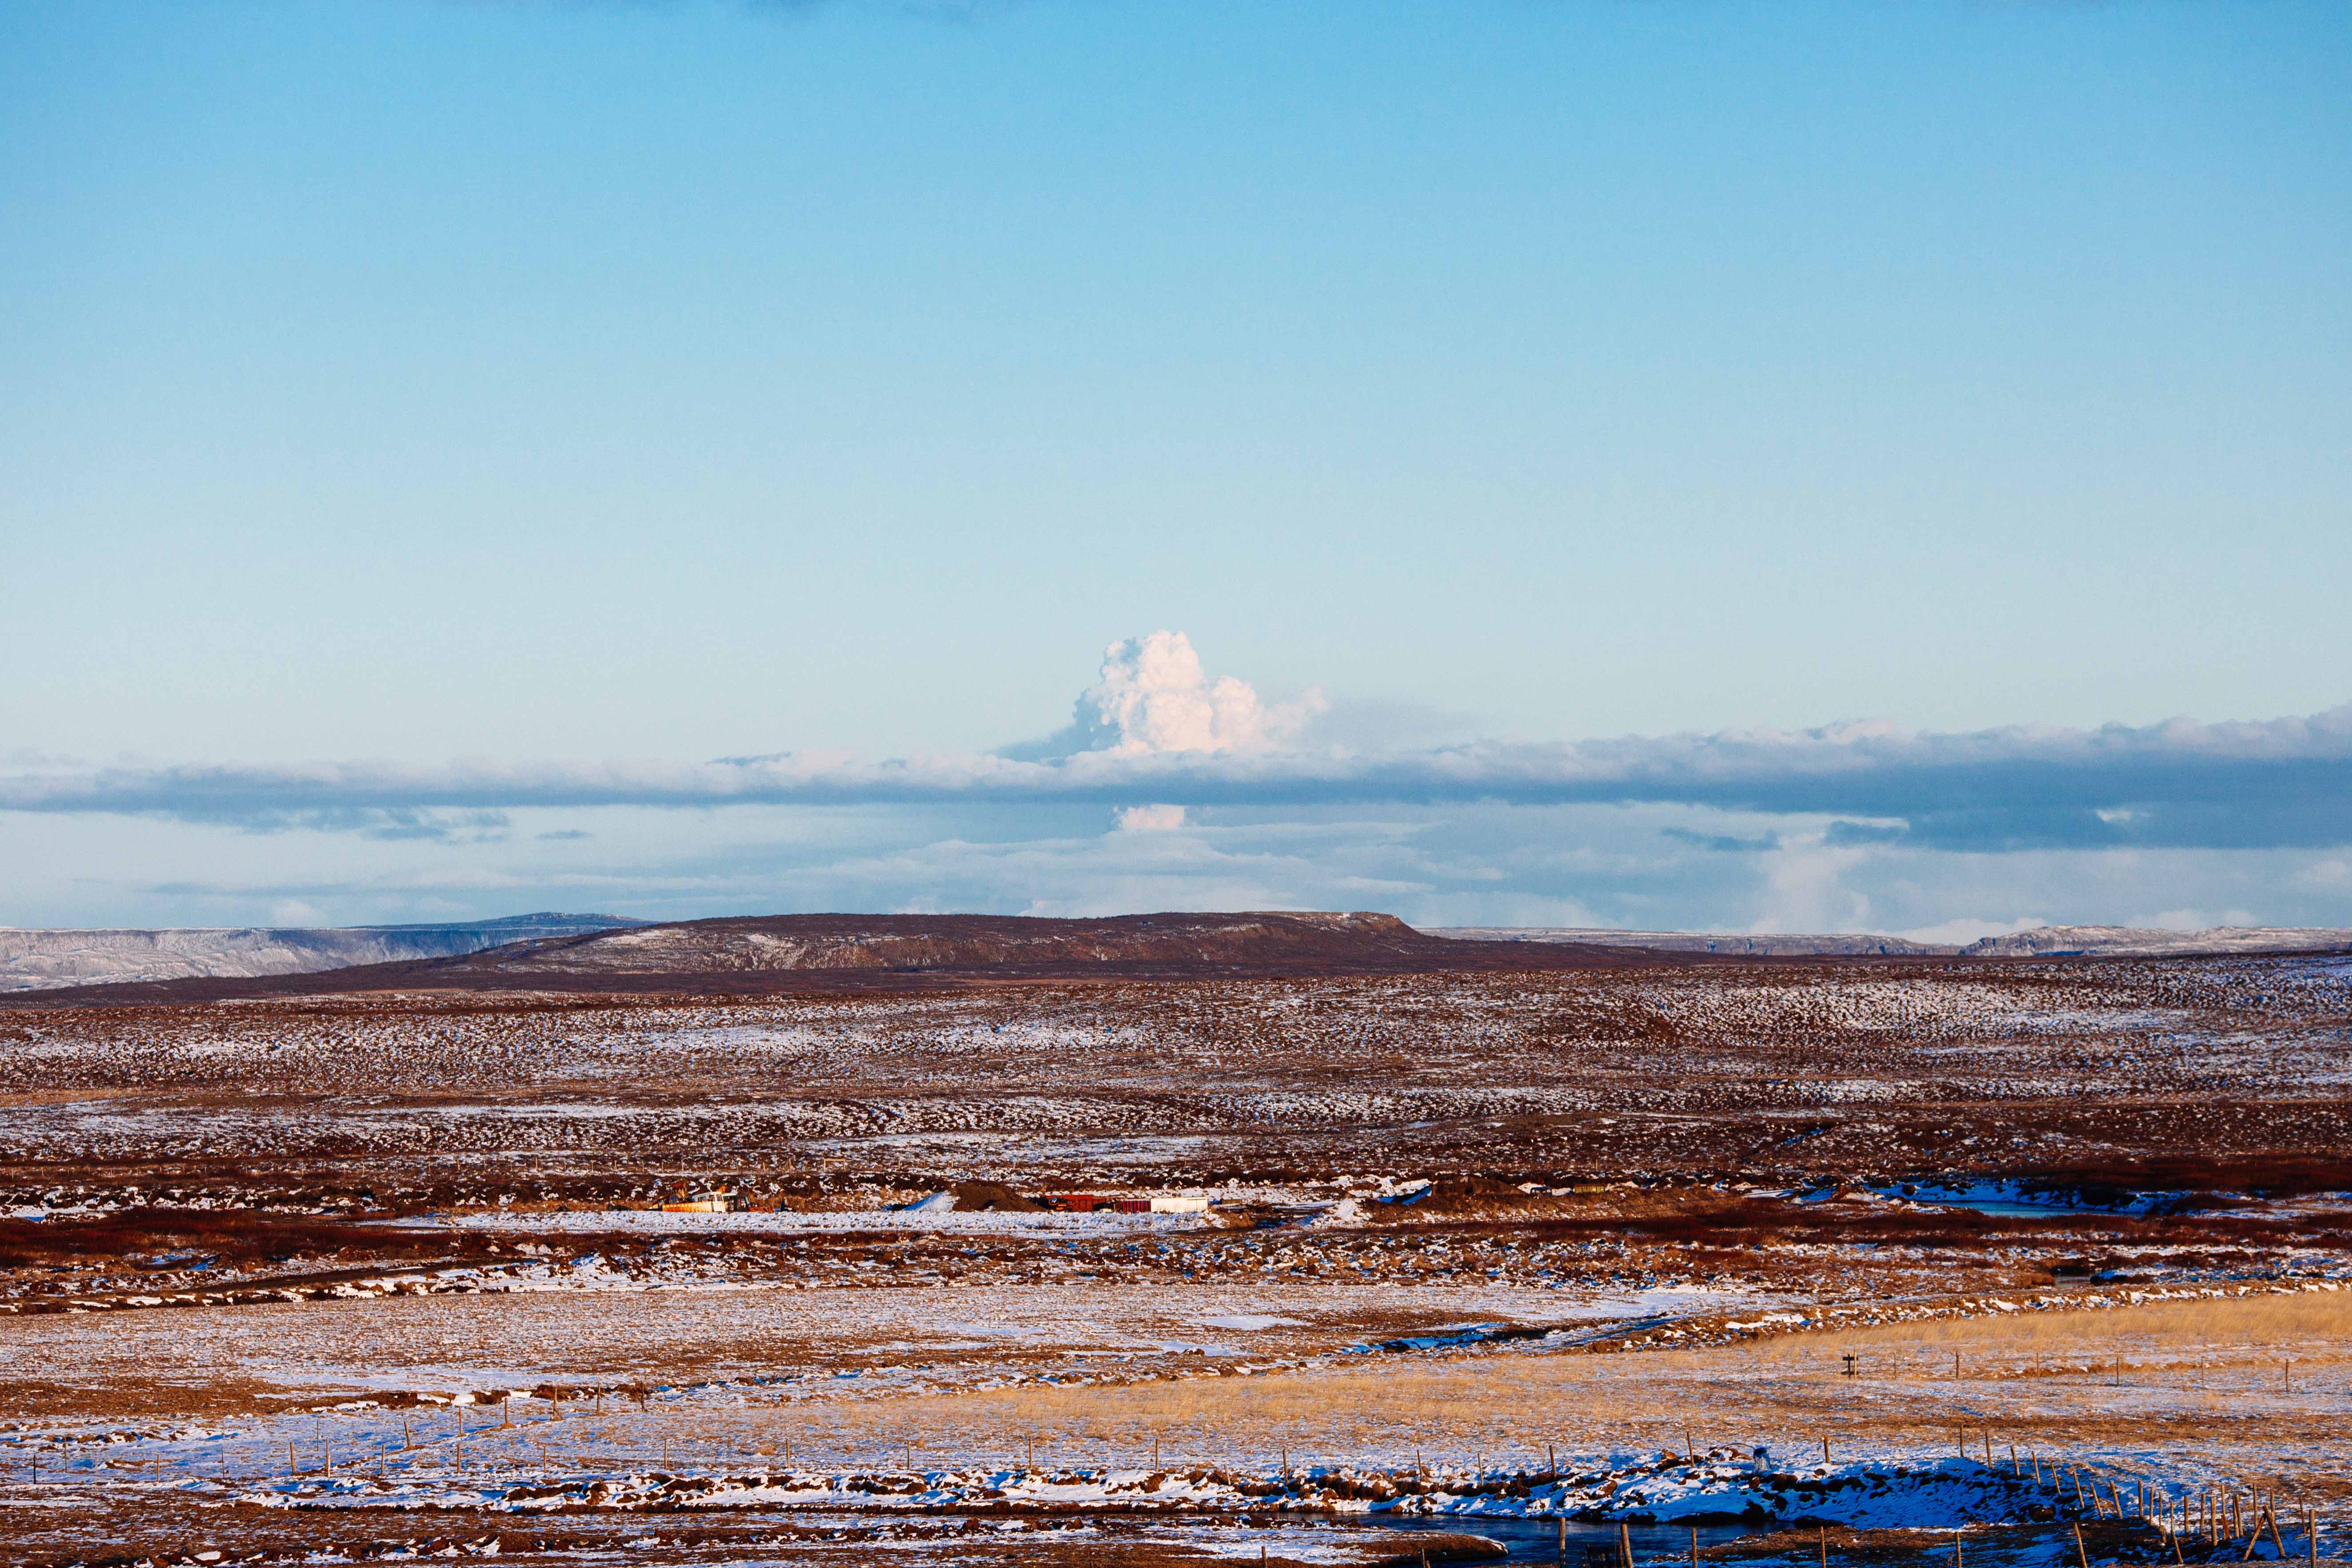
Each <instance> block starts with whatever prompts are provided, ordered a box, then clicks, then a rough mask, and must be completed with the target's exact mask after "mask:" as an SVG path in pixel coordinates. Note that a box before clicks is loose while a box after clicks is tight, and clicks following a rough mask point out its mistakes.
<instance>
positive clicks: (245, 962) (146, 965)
mask: <svg viewBox="0 0 2352 1568" xmlns="http://www.w3.org/2000/svg"><path fill="white" fill-rule="evenodd" d="M636 923H637V922H636V921H629V920H624V919H622V918H621V917H620V916H618V915H566V914H554V913H548V912H542V913H539V914H529V915H507V916H505V917H503V918H501V919H499V920H491V921H456V922H453V923H448V924H442V925H390V926H173V927H166V928H164V929H162V930H157V931H140V930H133V929H125V928H99V929H90V930H76V929H62V930H26V929H19V928H15V927H5V926H0V991H36V990H48V989H54V988H58V987H62V986H75V985H110V984H127V983H136V982H151V983H152V982H163V981H173V980H194V979H205V978H212V979H252V978H255V977H257V976H261V975H270V974H309V973H319V972H320V971H323V970H331V969H346V968H350V967H352V965H354V964H363V963H401V962H404V961H409V960H415V959H420V958H447V957H453V956H457V955H459V954H463V953H468V952H480V951H481V950H482V949H483V948H486V947H497V946H499V945H500V944H502V943H505V942H521V941H527V940H530V939H532V938H545V937H563V936H578V935H583V934H584V933H586V932H590V931H611V930H614V929H617V928H622V927H626V926H631V925H635V924H636Z"/></svg>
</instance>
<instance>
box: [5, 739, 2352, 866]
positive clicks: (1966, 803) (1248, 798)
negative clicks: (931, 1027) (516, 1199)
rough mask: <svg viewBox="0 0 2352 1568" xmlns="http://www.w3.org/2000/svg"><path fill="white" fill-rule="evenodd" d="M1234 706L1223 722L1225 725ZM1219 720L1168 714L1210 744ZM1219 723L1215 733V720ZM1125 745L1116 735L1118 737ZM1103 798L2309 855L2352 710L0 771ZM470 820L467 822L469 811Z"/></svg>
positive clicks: (269, 787) (100, 780) (288, 799)
mask: <svg viewBox="0 0 2352 1568" xmlns="http://www.w3.org/2000/svg"><path fill="white" fill-rule="evenodd" d="M1229 712H1230V710H1229ZM1231 722H1232V721H1231V720H1230V718H1229V717H1228V718H1221V717H1220V716H1219V715H1218V714H1217V713H1215V712H1211V713H1209V714H1207V715H1205V716H1204V715H1201V714H1198V713H1193V714H1189V715H1184V716H1181V718H1180V719H1178V720H1173V721H1167V722H1165V723H1163V722H1162V721H1160V720H1158V719H1155V718H1153V717H1151V716H1150V715H1149V714H1147V715H1146V716H1145V718H1144V719H1143V720H1141V721H1139V732H1140V734H1141V735H1143V736H1149V735H1150V734H1165V733H1166V732H1167V731H1168V730H1169V729H1171V728H1176V729H1180V730H1181V729H1182V728H1183V727H1186V726H1190V727H1192V729H1191V731H1190V732H1192V733H1197V734H1205V735H1206V736H1208V737H1210V738H1212V739H1214V738H1217V737H1219V736H1221V735H1223V734H1226V733H1229V732H1230V724H1231ZM1221 725H1225V726H1228V728H1227V729H1222V730H1221V728H1220V726H1221ZM1123 733H1124V731H1123ZM959 801H961V802H972V803H981V802H986V803H992V804H1022V803H1036V804H1049V803H1050V804H1079V803H1087V804H1097V805H1105V806H1108V807H1112V808H1123V807H1128V806H1148V805H1169V806H1177V805H1181V806H1188V807H1201V806H1253V807H1282V806H1311V805H1368V804H1383V803H1385V804H1401V805H1434V804H1441V803H1444V802H1455V801H1493V802H1499V803H1503V804H1508V805H1570V804H1588V803H1590V804H1607V803H1620V804H1630V803H1672V804H1679V805H1706V806H1713V807H1717V808H1720V809H1726V810H1735V811H1746V812H1757V813H1765V814H1774V815H1779V814H1808V815H1814V816H1824V815H1826V816H1834V817H1838V818H1840V819H1842V820H1841V821H1840V822H1839V823H1838V824H1837V825H1836V826H1833V827H1832V829H1831V842H1832V843H1839V842H1847V843H1855V844H1863V843H1885V842H1901V843H1905V844H1909V845H1913V846H1916V847H1940V848H1953V849H1977V850H1996V849H2014V848H2035V847H2136V846H2137V847H2216V848H2258V847H2320V846H2326V845H2336V844H2345V843H2352V705H2347V706H2345V707H2340V708H2336V709H2331V710H2328V711H2326V712H2325V713H2320V714H2315V715H2313V716H2310V717H2307V718H2290V719H2277V720H2271V721H2263V722H2250V723H2221V724H2208V723H2199V722H2193V721H2187V720H2176V721H2170V722H2168V723H2164V724H2158V725H2151V726H2147V727H2145V728H2130V727H2126V726H2122V725H2108V726H2105V727H2103V728H2100V729H2096V730H2064V729H2049V728H2032V727H2013V728H2006V729H1999V730H1985V731H1974V732H1970V733H1965V734H1941V735H1939V734H1916V733H1906V732H1903V731H1895V730H1894V729H1891V728H1888V727H1885V726H1879V725H1842V726H1833V727H1831V728H1827V729H1822V730H1809V731H1796V732H1786V731H1725V732H1723V733H1720V734H1714V735H1668V736H1660V737H1629V738H1624V739H1619V740H1610V741H1591V742H1573V743H1560V744H1535V743H1507V742H1485V743H1478V744H1472V745H1463V746H1449V747H1443V748H1437V749H1433V750H1423V751H1414V752H1376V753H1358V752H1339V751H1329V752H1305V751H1297V750H1286V749H1281V748H1279V747H1276V746H1274V745H1271V744H1265V745H1260V746H1258V747H1256V748H1255V749H1244V748H1242V747H1240V746H1238V745H1226V746H1224V747H1223V749H1211V748H1209V747H1207V746H1202V747H1200V748H1197V749H1190V750H1176V749H1162V750H1154V749H1151V748H1150V743H1149V742H1148V741H1138V742H1129V741H1126V740H1122V741H1121V742H1120V743H1118V744H1117V745H1113V746H1108V747H1103V748H1097V749H1094V750H1087V751H1081V752H1075V753H1073V754H1071V755H1067V756H1064V757H1057V758H1051V759H1045V760H1036V761H1024V760H1021V759H1017V758H1013V757H1005V756H995V755H982V754H942V755H927V756H914V757H906V758H898V759H891V760H886V761H864V760H859V759H856V758H854V757H850V756H846V755H844V754H841V753H834V752H784V753H780V754H778V755H774V756H765V757H742V758H732V759H727V760H723V761H719V762H712V763H700V764H695V765H688V766H629V765H625V764H617V763H615V764H609V765H598V766H590V767H579V766H555V765H551V766H543V767H531V766H522V765H501V764H490V763H455V764H451V765H448V766H444V767H431V768H423V767H412V766H404V765H402V764H398V763H388V762H384V763H321V764H318V765H314V766H295V767H287V766H243V765H237V764H234V763H227V764H215V765H189V766H176V767H153V768H135V767H112V768H87V769H74V768H68V767H60V766H57V765H55V764H50V765H47V766H42V767H37V768H36V769H33V770H29V771H19V772H16V773H10V774H5V775H0V810H8V811H17V812H48V813H56V812H99V813H109V814H116V815H131V816H162V817H168V818H173V819H177V820H181V821H190V822H208V823H221V824H229V825H235V826H244V827H248V828H259V829H264V830H267V829H271V828H280V827H289V826H311V827H320V828H330V829H333V828H344V829H352V830H359V831H369V830H374V831H382V830H383V826H384V825H386V824H398V825H401V828H402V830H403V831H407V832H421V831H423V828H422V826H420V825H421V823H422V822H423V821H424V820H425V819H424V818H423V816H422V815H421V814H426V813H485V812H497V811H508V810H518V809H523V808H528V807H573V808H578V807H593V806H614V805H638V806H669V807H713V806H726V805H891V804H942V803H952V802H959ZM472 820H474V821H476V822H479V821H481V820H483V819H481V818H479V817H476V818H473V819H472Z"/></svg>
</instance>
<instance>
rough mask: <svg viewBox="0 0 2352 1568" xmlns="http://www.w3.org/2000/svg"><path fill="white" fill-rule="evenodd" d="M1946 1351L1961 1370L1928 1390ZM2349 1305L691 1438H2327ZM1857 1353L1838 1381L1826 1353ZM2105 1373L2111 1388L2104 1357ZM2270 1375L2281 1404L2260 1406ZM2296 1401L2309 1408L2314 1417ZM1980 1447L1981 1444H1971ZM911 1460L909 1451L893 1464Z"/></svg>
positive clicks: (1116, 1391)
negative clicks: (1855, 1365) (1961, 1434)
mask: <svg viewBox="0 0 2352 1568" xmlns="http://www.w3.org/2000/svg"><path fill="white" fill-rule="evenodd" d="M1956 1350H1957V1351H1958V1352H1959V1355H1960V1366H1961V1376H1960V1377H1959V1378H1958V1380H1957V1381H1956V1380H1955V1379H1954V1378H1953V1377H1952V1376H1951V1356H1952V1353H1953V1352H1954V1351H1956ZM2348 1350H2352V1300H2347V1299H2346V1298H2344V1297H2342V1296H2338V1295H2327V1296H2298V1297H2284V1298H2281V1297H2257V1298H2249V1299H2247V1300H2232V1301H2200V1302H2167V1303H2157V1304H2151V1305H2148V1306H2144V1307H2138V1308H2126V1309H2117V1310H2114V1311H2110V1312H2100V1313H2074V1314H2066V1315H2063V1316H2062V1315H2055V1314H2052V1315H2037V1316H2018V1317H2006V1316H2004V1317H1998V1318H1986V1319H1976V1320H1969V1321H1959V1322H1939V1323H1934V1324H1927V1325H1920V1326H1916V1327H1899V1328H1880V1329H1865V1330H1854V1331H1843V1332H1837V1333H1823V1334H1814V1335H1793V1336H1786V1337H1780V1338H1774V1339H1767V1340H1762V1341H1756V1342H1748V1343H1745V1344H1740V1345H1735V1346H1728V1347H1724V1348H1720V1349H1712V1350H1702V1351H1692V1352H1654V1353H1640V1354H1628V1355H1544V1354H1535V1353H1485V1354H1476V1353H1472V1354H1460V1353H1457V1354H1454V1355H1451V1356H1436V1357H1428V1358H1419V1357H1416V1358H1413V1359H1411V1360H1406V1359H1402V1358H1390V1357H1378V1358H1370V1359H1367V1360H1366V1361H1365V1362H1363V1363H1360V1364H1358V1365H1353V1366H1350V1367H1348V1368H1346V1369H1344V1370H1328V1369H1325V1370H1316V1371H1308V1372H1300V1373H1273V1374H1266V1375H1260V1376H1251V1377H1208V1378H1199V1379H1194V1380H1190V1381H1182V1382H1151V1383H1143V1384H1128V1385H1118V1384H1097V1385H1089V1386H1082V1387H1064V1388H1039V1387H1036V1386H1034V1385H1032V1386H1024V1387H1013V1388H1002V1389H993V1390H982V1391H976V1392H971V1393H962V1394H938V1395H929V1396H920V1397H916V1398H912V1399H887V1400H876V1401H871V1402H861V1403H855V1404H847V1403H844V1404H831V1403H828V1404H822V1405H799V1406H793V1407H784V1408H779V1407H776V1406H772V1405H753V1406H750V1407H747V1408H746V1409H744V1410H743V1411H741V1412H740V1414H738V1415H730V1416H726V1417H720V1418H718V1419H717V1420H716V1422H715V1424H714V1422H713V1421H712V1419H711V1418H708V1417H706V1418H704V1419H703V1421H702V1422H701V1424H700V1425H699V1426H698V1429H697V1430H698V1440H701V1441H707V1442H709V1443H711V1444H714V1445H717V1446H719V1447H732V1448H734V1449H735V1450H736V1451H738V1452H743V1453H752V1452H758V1451H760V1450H761V1449H769V1450H774V1451H778V1452H781V1451H782V1448H783V1447H784V1446H786V1445H789V1446H790V1447H791V1448H792V1450H793V1452H794V1453H795V1454H797V1455H799V1456H802V1457H803V1458H808V1459H810V1460H811V1461H814V1462H821V1461H822V1460H823V1459H824V1458H825V1457H827V1456H838V1457H841V1458H849V1457H851V1456H856V1455H860V1454H865V1455H872V1454H875V1453H877V1452H887V1451H892V1450H896V1451H898V1452H899V1453H900V1454H901V1455H902V1456H904V1455H907V1454H909V1453H911V1455H912V1457H913V1458H916V1459H917V1460H918V1461H921V1460H925V1459H929V1461H930V1462H934V1463H950V1464H984V1463H991V1462H1003V1463H1011V1462H1024V1461H1025V1460H1026V1459H1027V1458H1028V1457H1029V1456H1030V1454H1031V1453H1032V1452H1033V1451H1034V1455H1035V1457H1036V1458H1037V1461H1038V1462H1039V1463H1048V1462H1050V1463H1055V1464H1080V1463H1083V1464H1099V1463H1103V1462H1106V1461H1111V1462H1117V1463H1121V1464H1134V1463H1140V1462H1143V1461H1145V1460H1147V1459H1149V1458H1150V1456H1151V1455H1152V1453H1153V1451H1154V1445H1155V1444H1157V1445H1158V1452H1159V1454H1160V1458H1161V1459H1162V1461H1163V1462H1165V1463H1169V1464H1175V1463H1178V1462H1184V1463H1194V1462H1201V1463H1212V1464H1234V1465H1239V1464H1249V1465H1263V1464H1265V1463H1268V1462H1270V1461H1275V1460H1277V1459H1279V1458H1283V1457H1285V1456H1286V1457H1288V1458H1292V1459H1293V1460H1296V1461H1301V1462H1304V1461H1307V1460H1312V1461H1316V1462H1331V1461H1337V1460H1347V1459H1351V1458H1360V1457H1362V1458H1370V1457H1371V1456H1374V1455H1378V1456H1381V1457H1382V1458H1384V1459H1390V1458H1395V1457H1398V1456H1403V1457H1406V1458H1408V1459H1409V1458H1410V1456H1411V1455H1412V1453H1413V1452H1414V1451H1415V1450H1416V1449H1417V1450H1418V1451H1419V1452H1420V1454H1421V1455H1422V1456H1423V1458H1424V1459H1425V1460H1427V1461H1428V1462H1431V1463H1433V1464H1436V1463H1446V1464H1461V1463H1464V1462H1465V1461H1483V1462H1486V1463H1501V1462H1510V1463H1515V1464H1529V1463H1532V1464H1537V1465H1540V1464H1541V1463H1542V1462H1543V1460H1544V1458H1545V1456H1546V1454H1547V1447H1548V1445H1550V1446H1557V1447H1559V1449H1561V1450H1564V1451H1568V1452H1576V1453H1590V1452H1592V1451H1594V1450H1601V1449H1626V1448H1654V1447H1675V1448H1680V1447H1684V1446H1685V1444H1686V1443H1689V1442H1692V1441H1696V1443H1697V1444H1698V1445H1699V1446H1701V1447H1707V1446H1711V1445H1715V1444H1731V1445H1738V1446H1741V1447H1746V1446H1748V1445H1751V1444H1754V1443H1759V1442H1766V1443H1770V1444H1772V1445H1773V1446H1774V1447H1775V1448H1776V1449H1778V1450H1780V1451H1781V1452H1784V1453H1785V1452H1790V1451H1798V1452H1801V1451H1803V1450H1804V1449H1806V1448H1809V1447H1812V1446H1814V1445H1817V1444H1818V1443H1820V1442H1821V1441H1822V1439H1823V1438H1824V1437H1826V1438H1828V1439H1829V1440H1830V1441H1831V1443H1832V1448H1833V1449H1834V1448H1835V1447H1837V1446H1839V1445H1856V1446H1864V1445H1866V1446H1871V1447H1887V1446H1914V1447H1927V1448H1940V1447H1944V1446H1945V1445H1947V1444H1948V1443H1950V1442H1952V1441H1954V1440H1955V1432H1956V1428H1965V1429H1967V1430H1968V1431H1969V1432H1970V1433H1972V1434H1982V1433H1984V1432H1987V1431H1990V1432H1992V1433H1994V1434H1995V1435H1996V1441H1997V1442H1998V1443H1999V1444H2000V1445H2001V1447H2002V1449H2003V1451H2005V1449H2006V1446H2007V1445H2008V1444H2009V1443H2011V1442H2015V1443H2018V1444H2019V1445H2020V1446H2021V1447H2035V1448H2038V1449H2039V1450H2040V1451H2042V1452H2045V1453H2048V1452H2052V1451H2053V1450H2056V1449H2063V1448H2066V1447H2070V1446H2074V1445H2090V1444H2096V1445H2101V1446H2113V1445H2118V1444H2123V1445H2130V1446H2146V1445H2149V1444H2158V1443H2165V1442H2178V1443H2184V1444H2190V1443H2195V1444H2207V1445H2219V1446H2221V1447H2229V1446H2231V1445H2233V1444H2237V1443H2247V1444H2256V1443H2260V1444H2264V1445H2271V1446H2275V1445H2276V1444H2278V1443H2280V1442H2285V1443H2289V1444H2294V1443H2296V1442H2302V1441H2306V1440H2307V1441H2309V1442H2311V1443H2313V1444H2316V1445H2320V1446H2323V1447H2324V1446H2326V1445H2328V1444H2329V1443H2330V1442H2331V1441H2340V1434H2341V1431H2342V1428H2343V1417H2342V1415H2341V1414H2340V1412H2341V1410H2342V1408H2343V1402H2342V1400H2341V1398H2340V1394H2341V1391H2342V1388H2343V1384H2344V1382H2345V1378H2344V1374H2343V1372H2342V1368H2343V1366H2344V1364H2345V1363H2346V1361H2347V1351H2348ZM1849 1352H1852V1353H1856V1354H1858V1355H1860V1356H1861V1357H1862V1358H1863V1363H1862V1365H1863V1368H1864V1373H1863V1375H1862V1376H1860V1377H1857V1378H1851V1379H1850V1378H1847V1377H1845V1376H1843V1375H1842V1373H1841V1371H1840V1368H1841V1364H1842V1363H1841V1360H1840V1358H1841V1357H1842V1356H1843V1355H1844V1354H1846V1353H1849ZM2118 1355H2120V1356H2121V1358H2122V1363H2121V1373H2120V1377H2119V1378H2118V1375H2117V1373H2116V1357H2117V1356H2118ZM2288 1360H2292V1361H2293V1363H2294V1365H2295V1367H2296V1368H2297V1369H2298V1371H2297V1374H2296V1375H2297V1385H2296V1386H2297V1389H2298V1391H2299V1395H2300V1397H2298V1398H2286V1397H2280V1396H2274V1394H2283V1389H2282V1383H2283V1378H2282V1370H2281V1369H2282V1364H2283V1363H2284V1362H2286V1361H2288ZM2314 1400H2316V1401H2317V1403H2316V1404H2315V1403H2313V1401H2314ZM1970 1440H1971V1442H1972V1443H1980V1442H1981V1441H1982V1438H1981V1436H1973V1437H1971V1439H1970ZM909 1446H911V1447H909Z"/></svg>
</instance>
